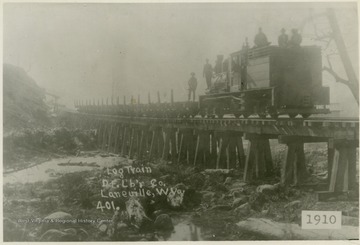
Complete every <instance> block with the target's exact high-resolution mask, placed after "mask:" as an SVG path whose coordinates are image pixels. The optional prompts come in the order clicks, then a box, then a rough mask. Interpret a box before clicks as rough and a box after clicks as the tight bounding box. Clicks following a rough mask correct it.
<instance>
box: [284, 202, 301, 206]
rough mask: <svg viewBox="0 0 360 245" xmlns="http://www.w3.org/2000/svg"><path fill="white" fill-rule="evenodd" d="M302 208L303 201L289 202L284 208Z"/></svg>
mask: <svg viewBox="0 0 360 245" xmlns="http://www.w3.org/2000/svg"><path fill="white" fill-rule="evenodd" d="M300 206H301V201H299V200H296V201H292V202H289V203H288V204H286V205H285V206H284V208H299V207H300Z"/></svg>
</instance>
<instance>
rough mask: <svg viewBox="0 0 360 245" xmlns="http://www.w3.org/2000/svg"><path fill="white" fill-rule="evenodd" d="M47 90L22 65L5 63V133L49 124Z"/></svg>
mask: <svg viewBox="0 0 360 245" xmlns="http://www.w3.org/2000/svg"><path fill="white" fill-rule="evenodd" d="M44 99H45V91H44V90H43V89H42V88H40V87H39V86H38V85H37V84H36V82H35V81H34V80H33V79H32V78H31V77H30V76H29V75H28V74H27V73H26V72H25V71H24V70H23V69H22V68H20V67H16V66H13V65H10V64H4V65H3V112H4V114H3V118H4V120H3V127H4V133H6V132H9V131H11V130H18V129H24V128H39V127H43V126H46V125H49V123H50V121H49V118H48V116H47V114H48V107H47V105H46V104H45V102H44Z"/></svg>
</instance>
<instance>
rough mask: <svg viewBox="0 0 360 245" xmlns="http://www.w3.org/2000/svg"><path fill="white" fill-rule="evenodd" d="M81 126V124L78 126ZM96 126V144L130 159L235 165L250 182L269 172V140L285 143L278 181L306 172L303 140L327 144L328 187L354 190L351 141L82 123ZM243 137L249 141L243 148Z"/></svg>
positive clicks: (292, 181)
mask: <svg viewBox="0 0 360 245" xmlns="http://www.w3.org/2000/svg"><path fill="white" fill-rule="evenodd" d="M76 126H79V125H76ZM82 126H86V127H88V128H90V129H94V128H95V129H96V139H97V144H98V147H99V148H100V149H101V150H103V151H108V152H114V153H117V154H120V155H122V156H127V157H129V158H136V159H139V160H146V161H151V160H154V159H159V158H161V159H163V160H165V161H171V163H172V164H179V163H186V164H188V165H193V166H196V167H198V168H200V169H237V170H240V171H243V180H244V181H246V182H250V181H253V180H256V179H261V178H263V177H265V176H267V175H270V174H272V173H273V170H274V163H273V160H272V156H271V149H270V141H269V140H270V139H277V140H278V142H279V143H280V144H285V145H286V153H285V156H284V159H283V162H282V166H281V182H282V183H283V184H284V185H299V184H301V183H302V182H303V181H304V180H306V179H307V178H308V177H309V176H310V175H309V173H308V172H307V169H306V164H305V153H304V144H305V143H310V142H312V143H314V142H327V143H328V176H329V177H328V191H329V192H343V191H348V190H351V189H356V188H357V185H356V171H357V170H356V148H357V147H358V142H357V141H354V140H336V139H332V138H326V137H309V136H287V135H280V136H279V135H263V134H249V133H245V134H243V133H242V132H238V131H225V130H224V131H220V130H207V129H206V130H202V129H201V130H200V129H193V128H190V127H189V128H175V127H171V126H169V127H160V126H143V125H141V126H140V125H135V124H131V123H120V122H107V121H101V120H99V121H95V122H91V123H86V124H85V125H84V124H83V125H82ZM243 139H245V140H247V149H246V153H245V152H244V146H243Z"/></svg>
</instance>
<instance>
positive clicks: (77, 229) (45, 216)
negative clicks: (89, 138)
mask: <svg viewBox="0 0 360 245" xmlns="http://www.w3.org/2000/svg"><path fill="white" fill-rule="evenodd" d="M84 154H85V155H86V152H85V153H84ZM84 154H83V156H82V157H84ZM93 155H94V154H93V152H92V153H89V155H88V161H84V160H81V161H75V160H73V161H72V162H74V164H73V165H76V167H78V168H81V167H83V168H91V169H90V170H89V169H86V171H80V172H74V173H66V174H56V173H55V174H54V176H53V178H51V179H50V180H47V181H42V182H35V183H25V184H20V183H12V184H5V185H4V200H3V202H4V203H3V204H4V238H5V240H6V241H65V240H66V241H140V240H146V241H155V240H174V239H175V240H179V239H180V240H262V239H269V237H270V236H269V235H268V234H261V233H258V232H251V231H249V230H246V229H243V228H240V227H239V225H238V223H239V222H242V221H245V220H247V219H249V218H259V219H260V218H266V219H269V220H271V221H273V222H279V223H292V224H300V223H301V210H340V211H342V212H343V214H344V215H347V216H353V217H358V212H359V211H358V202H349V201H343V202H329V203H319V202H317V200H316V195H315V192H314V190H313V189H310V188H309V187H308V188H306V189H304V188H293V187H285V186H282V185H280V184H279V183H278V182H279V176H277V175H276V174H275V175H274V176H269V177H268V178H267V179H264V180H262V181H258V182H254V183H251V184H247V183H244V182H243V181H242V173H241V172H239V171H235V170H199V169H196V168H194V167H192V166H186V165H182V164H178V165H175V164H169V163H165V162H157V163H148V162H138V161H132V160H126V159H123V158H120V157H119V158H118V160H114V161H115V164H114V166H112V167H99V165H97V164H96V163H94V160H93V159H94V158H93ZM102 157H103V158H106V157H107V155H106V154H102ZM115 159H116V158H115ZM79 162H81V164H80V163H79ZM95 162H96V161H95ZM59 166H60V167H62V168H67V167H69V163H66V162H65V163H64V164H62V165H59ZM49 174H50V173H49ZM109 193H116V196H112V197H109ZM135 193H137V194H135ZM147 193H149V194H147ZM125 194H126V195H125ZM114 195H115V194H114ZM352 225H356V224H353V223H352Z"/></svg>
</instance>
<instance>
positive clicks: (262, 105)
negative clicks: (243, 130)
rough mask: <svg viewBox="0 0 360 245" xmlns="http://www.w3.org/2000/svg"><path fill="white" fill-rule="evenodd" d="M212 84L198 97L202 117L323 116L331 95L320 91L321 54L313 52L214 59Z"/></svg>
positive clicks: (266, 51) (275, 50)
mask: <svg viewBox="0 0 360 245" xmlns="http://www.w3.org/2000/svg"><path fill="white" fill-rule="evenodd" d="M214 70H215V75H214V76H213V79H212V80H213V84H212V87H211V89H210V91H208V92H207V94H205V95H202V96H200V97H199V109H200V114H201V115H202V116H207V117H215V116H217V117H218V118H222V117H223V115H224V114H233V115H235V117H240V116H243V117H245V118H247V117H248V116H250V115H258V116H259V117H261V118H264V117H266V116H268V115H270V116H271V117H272V118H277V117H278V116H279V115H284V114H286V115H289V116H290V117H291V118H294V117H296V116H297V115H298V114H300V115H302V117H303V118H307V117H309V116H310V115H312V114H326V113H329V112H330V111H329V109H327V108H326V107H327V106H328V105H329V103H330V96H329V94H330V91H329V88H328V87H323V86H322V57H321V49H320V47H317V46H302V47H294V48H280V47H278V46H266V47H261V48H255V49H249V48H246V47H243V49H242V50H240V51H238V52H234V53H232V54H231V55H230V56H229V58H227V59H226V60H225V61H223V56H218V59H217V62H216V66H215V69H214Z"/></svg>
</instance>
